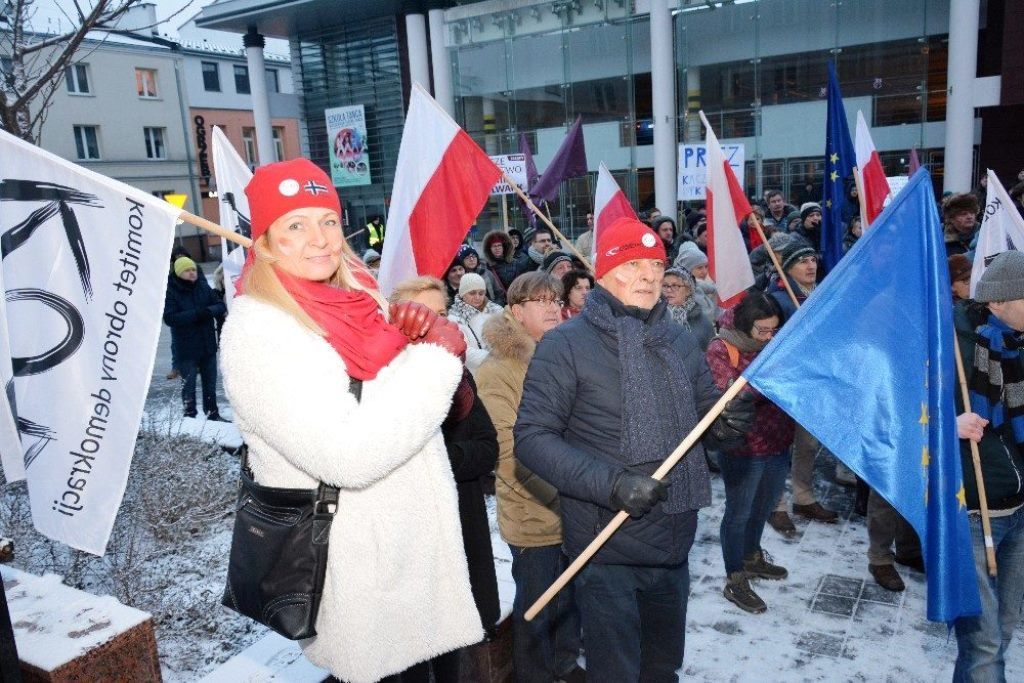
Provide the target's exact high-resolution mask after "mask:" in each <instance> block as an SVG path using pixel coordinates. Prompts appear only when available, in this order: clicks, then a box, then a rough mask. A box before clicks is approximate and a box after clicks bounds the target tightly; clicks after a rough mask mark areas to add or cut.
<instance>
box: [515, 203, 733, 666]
mask: <svg viewBox="0 0 1024 683" xmlns="http://www.w3.org/2000/svg"><path fill="white" fill-rule="evenodd" d="M664 268H665V248H664V245H663V244H662V241H661V240H660V239H658V237H657V235H655V233H654V232H653V231H652V230H651V229H650V228H648V227H647V226H645V225H643V224H642V223H640V222H639V221H637V220H636V219H630V218H623V219H620V220H618V221H616V222H615V223H613V224H612V225H611V226H609V227H608V229H607V230H605V231H603V232H602V233H601V234H600V235H599V237H598V245H597V262H596V264H595V275H596V277H597V280H598V283H599V285H598V286H597V287H596V288H595V289H594V291H592V292H591V294H590V296H589V297H588V299H587V302H586V304H585V306H584V308H583V312H582V314H580V315H579V316H576V317H574V318H572V319H571V320H569V321H568V322H566V323H563V324H562V325H561V326H559V327H557V328H555V329H554V330H552V331H550V332H548V333H547V334H546V335H545V336H544V339H543V340H542V341H541V342H540V344H539V345H538V346H537V350H536V352H535V354H534V357H533V360H532V361H531V363H530V366H529V370H528V371H527V375H526V382H525V385H524V393H523V398H522V403H521V404H520V407H519V416H518V419H517V421H516V426H515V444H516V446H515V455H516V458H517V460H519V461H520V462H522V463H523V464H524V465H525V466H526V467H529V468H530V469H531V470H532V471H533V472H534V473H536V474H537V475H538V476H540V477H542V478H543V479H544V480H546V481H548V482H550V483H551V484H552V485H553V486H554V487H555V488H556V489H558V492H559V497H560V503H561V513H562V526H563V548H564V550H565V552H566V554H567V555H569V557H570V558H575V557H577V556H578V555H579V554H580V553H581V552H582V551H583V549H584V548H585V547H586V546H587V545H588V544H589V543H590V542H591V541H592V540H593V539H594V537H595V536H596V535H597V534H598V533H599V532H600V531H601V529H602V528H604V526H605V525H606V524H607V523H608V522H609V521H610V520H611V519H612V517H614V516H615V514H616V512H617V511H619V510H623V511H626V512H628V513H629V514H630V516H631V517H632V519H630V520H628V521H627V522H626V523H625V524H623V525H622V527H621V528H620V529H619V530H618V532H617V533H616V534H615V535H613V536H612V537H611V539H610V540H609V541H608V542H607V543H606V544H605V545H604V546H603V547H602V548H601V550H600V551H599V552H598V553H597V554H596V555H595V556H594V558H593V559H591V561H590V562H589V563H588V565H587V566H586V567H585V568H584V569H583V570H582V572H581V573H580V575H579V577H578V578H577V580H576V581H577V583H576V590H577V594H576V596H577V604H578V606H579V608H580V612H581V617H582V621H583V639H584V642H585V643H586V649H587V679H588V680H593V681H610V682H615V683H618V682H620V681H638V680H643V681H665V680H675V679H676V674H675V672H676V671H677V670H678V669H679V668H680V667H681V666H682V662H683V639H684V632H685V621H686V602H687V595H688V592H689V566H688V564H687V557H688V555H689V551H690V546H691V545H692V543H693V539H694V535H695V533H696V528H697V510H698V509H699V508H701V507H704V506H706V505H708V504H709V503H710V500H711V489H710V484H709V480H708V471H707V465H706V463H705V460H704V455H703V452H702V448H701V447H700V446H699V445H698V446H696V447H694V449H693V451H691V452H690V453H689V454H687V456H686V457H685V458H683V460H682V461H681V462H680V463H679V464H678V465H677V466H676V467H675V468H674V469H673V471H672V472H671V473H669V475H668V477H667V478H666V480H665V481H657V480H655V479H653V478H652V477H651V476H650V475H651V474H652V473H653V472H654V471H655V470H656V469H657V467H658V465H659V464H660V463H661V461H662V460H663V459H664V458H665V457H667V456H668V455H669V453H671V452H672V450H673V449H674V448H675V447H676V446H677V445H678V444H679V442H680V441H682V440H683V438H684V437H685V436H686V435H687V434H688V433H689V432H690V431H691V430H692V429H693V427H694V426H695V425H696V424H697V422H698V420H699V417H700V416H701V415H703V414H704V413H706V412H707V411H708V410H709V409H710V408H711V406H712V405H714V403H715V402H716V401H717V400H718V398H719V391H718V390H717V388H716V387H715V385H714V383H713V381H712V378H711V373H710V371H709V370H708V366H707V363H706V362H705V360H704V354H703V353H701V351H700V347H699V346H698V344H697V341H696V339H695V338H694V337H693V336H692V335H691V334H690V333H689V332H687V331H686V330H684V329H683V328H682V327H681V326H679V325H677V324H676V323H674V322H672V320H671V318H670V317H669V316H668V315H666V311H665V304H664V302H662V301H661V300H660V292H661V281H662V277H663V274H664ZM752 421H753V407H752V403H751V401H750V400H749V397H747V396H743V395H741V397H739V398H737V399H734V400H733V401H732V402H730V403H729V405H728V406H727V407H726V410H725V411H724V412H723V413H722V416H721V417H720V418H719V419H718V420H716V421H715V423H714V425H713V426H712V428H711V430H710V438H711V439H713V440H715V441H716V442H717V443H716V445H722V444H723V442H724V443H729V442H733V441H735V440H738V439H742V437H743V435H744V434H745V433H746V431H747V430H748V429H749V428H750V425H751V423H752Z"/></svg>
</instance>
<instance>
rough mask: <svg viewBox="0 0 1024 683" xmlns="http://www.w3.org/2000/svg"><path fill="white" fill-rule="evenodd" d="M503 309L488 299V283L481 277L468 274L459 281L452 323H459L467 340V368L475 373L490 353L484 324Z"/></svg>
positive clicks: (449, 312)
mask: <svg viewBox="0 0 1024 683" xmlns="http://www.w3.org/2000/svg"><path fill="white" fill-rule="evenodd" d="M501 311H502V308H501V306H499V305H498V304H496V303H494V302H493V301H489V300H488V299H487V283H486V282H484V279H483V277H481V276H480V275H478V274H477V273H471V272H469V271H467V272H466V274H465V275H463V276H462V279H461V280H459V293H458V294H456V295H455V298H454V299H453V300H452V305H451V307H450V308H449V309H448V319H449V320H451V321H453V322H456V323H458V325H459V329H461V330H462V335H463V336H464V337H465V338H466V367H467V368H469V369H470V370H471V371H475V370H476V369H477V368H478V367H480V364H481V363H483V362H484V359H485V358H487V352H488V350H489V349H490V347H489V346H487V344H486V342H484V339H483V329H484V323H485V322H487V319H488V318H489V317H491V316H492V315H495V314H497V313H501Z"/></svg>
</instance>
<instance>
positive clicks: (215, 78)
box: [203, 62, 220, 92]
mask: <svg viewBox="0 0 1024 683" xmlns="http://www.w3.org/2000/svg"><path fill="white" fill-rule="evenodd" d="M203 89H204V90H206V92H220V69H218V68H217V62H203Z"/></svg>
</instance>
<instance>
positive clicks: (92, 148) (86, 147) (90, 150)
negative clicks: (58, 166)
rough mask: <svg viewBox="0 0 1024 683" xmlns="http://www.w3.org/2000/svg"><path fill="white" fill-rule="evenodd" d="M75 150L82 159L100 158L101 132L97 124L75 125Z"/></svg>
mask: <svg viewBox="0 0 1024 683" xmlns="http://www.w3.org/2000/svg"><path fill="white" fill-rule="evenodd" d="M74 130H75V151H76V152H77V153H78V158H79V160H81V161H90V160H92V159H99V158H100V142H99V133H98V129H97V127H96V126H75V127H74Z"/></svg>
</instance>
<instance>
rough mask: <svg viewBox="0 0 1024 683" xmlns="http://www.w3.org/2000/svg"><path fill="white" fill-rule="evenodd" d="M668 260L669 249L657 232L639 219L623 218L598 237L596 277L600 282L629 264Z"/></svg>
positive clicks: (595, 265) (601, 232)
mask: <svg viewBox="0 0 1024 683" xmlns="http://www.w3.org/2000/svg"><path fill="white" fill-rule="evenodd" d="M665 258H666V256H665V245H664V244H662V242H661V238H659V237H658V236H657V235H656V234H654V231H653V230H651V229H650V228H649V227H647V225H646V224H644V223H641V222H640V221H638V220H637V219H636V218H628V217H623V218H619V219H618V220H616V221H615V222H614V223H612V224H611V225H609V226H608V227H607V228H605V229H604V230H602V231H600V232H599V233H598V235H597V261H596V263H595V264H594V277H596V278H597V279H599V280H600V279H601V278H602V277H604V275H605V273H607V272H608V271H609V270H611V269H612V268H614V267H615V266H617V265H619V264H622V263H626V262H627V261H635V260H636V259H657V260H660V261H664V260H665Z"/></svg>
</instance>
